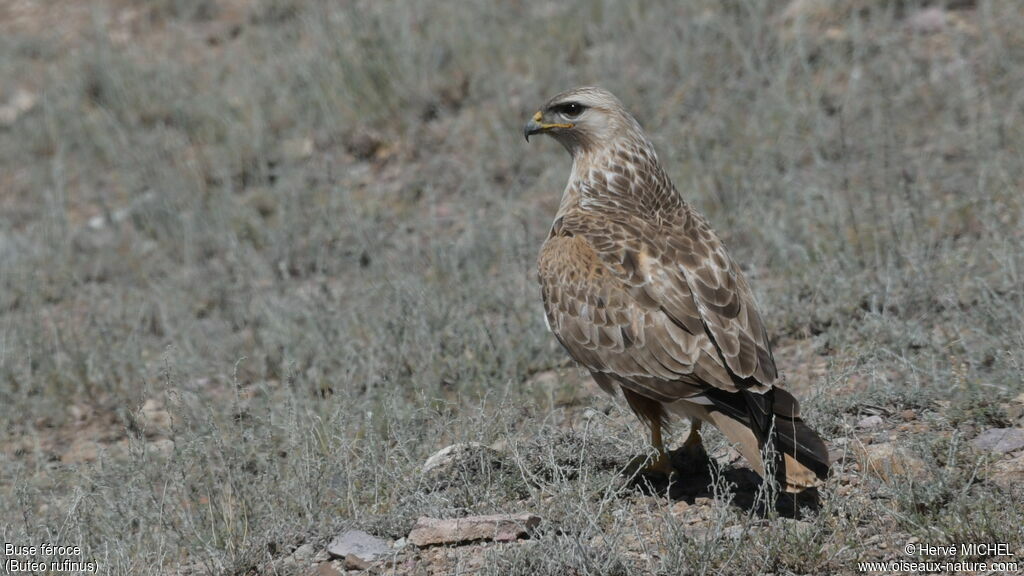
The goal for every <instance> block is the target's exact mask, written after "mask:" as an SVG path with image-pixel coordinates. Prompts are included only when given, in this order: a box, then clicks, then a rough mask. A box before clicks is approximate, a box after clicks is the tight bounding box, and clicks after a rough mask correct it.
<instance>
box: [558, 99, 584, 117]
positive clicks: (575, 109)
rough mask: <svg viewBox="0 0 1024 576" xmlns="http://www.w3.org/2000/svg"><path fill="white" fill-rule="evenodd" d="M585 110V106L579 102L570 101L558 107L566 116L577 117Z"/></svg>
mask: <svg viewBox="0 0 1024 576" xmlns="http://www.w3.org/2000/svg"><path fill="white" fill-rule="evenodd" d="M583 110H584V106H583V105H582V104H580V103H578V102H569V103H566V104H562V105H561V106H559V107H558V112H559V113H560V114H561V115H562V116H565V117H566V118H576V117H578V116H579V115H580V114H582V113H583Z"/></svg>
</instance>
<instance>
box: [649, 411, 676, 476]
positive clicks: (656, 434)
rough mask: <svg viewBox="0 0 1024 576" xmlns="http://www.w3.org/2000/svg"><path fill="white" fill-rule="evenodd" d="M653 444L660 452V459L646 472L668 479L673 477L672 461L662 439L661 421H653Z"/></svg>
mask: <svg viewBox="0 0 1024 576" xmlns="http://www.w3.org/2000/svg"><path fill="white" fill-rule="evenodd" d="M651 444H652V445H653V446H654V449H655V450H657V451H658V457H657V458H655V460H654V462H652V463H650V464H649V465H648V466H647V467H646V468H644V472H656V473H660V474H664V475H665V476H666V477H667V476H671V475H672V470H673V468H672V459H671V458H669V456H668V454H667V453H665V443H664V442H663V441H662V439H661V419H660V418H656V419H654V420H651Z"/></svg>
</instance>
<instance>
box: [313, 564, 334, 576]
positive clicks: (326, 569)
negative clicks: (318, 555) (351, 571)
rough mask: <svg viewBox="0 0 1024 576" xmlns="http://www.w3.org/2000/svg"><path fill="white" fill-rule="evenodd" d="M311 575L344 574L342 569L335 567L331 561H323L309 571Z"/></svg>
mask: <svg viewBox="0 0 1024 576" xmlns="http://www.w3.org/2000/svg"><path fill="white" fill-rule="evenodd" d="M308 574H309V576H342V572H341V570H338V569H337V568H335V566H334V564H333V563H331V562H321V563H319V564H317V565H316V568H314V569H313V570H311V571H310V572H308Z"/></svg>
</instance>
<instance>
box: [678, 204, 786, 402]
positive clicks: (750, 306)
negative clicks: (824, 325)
mask: <svg viewBox="0 0 1024 576" xmlns="http://www.w3.org/2000/svg"><path fill="white" fill-rule="evenodd" d="M679 214H680V216H679V219H678V222H677V225H675V226H672V227H670V228H669V230H668V232H667V233H666V237H665V241H666V244H667V246H668V249H667V250H666V251H665V255H664V257H663V258H662V259H661V261H660V265H661V267H662V268H663V269H664V273H665V274H666V275H669V276H681V277H682V278H683V280H682V281H683V282H685V283H686V284H687V286H689V289H690V292H691V294H692V297H693V301H694V303H695V304H696V306H697V311H698V313H699V315H700V319H701V321H702V322H703V323H704V325H705V327H706V330H707V332H708V335H709V336H710V337H711V339H712V341H713V342H714V345H715V348H716V349H717V350H718V352H719V354H720V356H721V358H722V360H723V362H724V363H725V365H726V366H727V367H728V368H729V371H730V372H731V373H732V374H733V376H734V380H736V382H737V384H738V385H739V386H740V387H741V388H747V387H756V386H763V385H771V384H773V383H774V382H775V379H776V376H777V373H776V369H775V359H774V358H773V357H772V349H771V344H770V342H769V340H768V334H767V332H766V331H765V328H764V322H763V321H762V320H761V315H760V314H759V313H758V311H757V303H756V302H755V300H754V294H753V292H752V291H751V289H750V286H749V285H748V284H747V281H746V278H744V277H743V273H742V272H741V271H740V269H739V267H738V266H737V265H736V263H735V262H734V261H733V260H732V258H731V257H730V256H729V253H728V252H727V251H726V249H725V246H724V245H723V244H722V242H721V240H719V239H718V237H717V236H716V235H715V233H714V232H713V231H712V230H711V228H710V227H709V226H708V224H707V222H706V221H705V220H704V219H703V218H702V217H701V216H700V215H698V214H697V213H696V212H695V211H693V210H692V209H690V208H689V206H685V205H684V206H683V207H682V208H681V210H680V213H679Z"/></svg>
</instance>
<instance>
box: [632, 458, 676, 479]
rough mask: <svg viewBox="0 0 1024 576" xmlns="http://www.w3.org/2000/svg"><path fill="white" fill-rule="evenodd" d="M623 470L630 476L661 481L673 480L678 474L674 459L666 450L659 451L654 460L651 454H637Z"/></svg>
mask: <svg viewBox="0 0 1024 576" xmlns="http://www.w3.org/2000/svg"><path fill="white" fill-rule="evenodd" d="M623 472H624V474H625V475H626V476H628V477H632V478H636V479H648V480H657V481H660V482H666V481H668V480H671V479H672V478H673V477H674V475H675V474H677V472H676V469H675V468H673V466H672V459H671V458H670V457H669V455H668V454H666V453H664V452H659V453H658V456H656V457H655V458H654V459H653V460H652V459H651V457H650V456H649V455H640V456H637V457H635V458H633V459H632V460H631V461H630V462H629V464H627V465H626V468H625V470H623Z"/></svg>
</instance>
